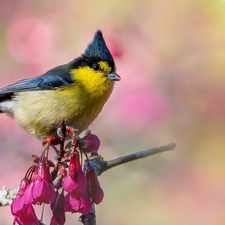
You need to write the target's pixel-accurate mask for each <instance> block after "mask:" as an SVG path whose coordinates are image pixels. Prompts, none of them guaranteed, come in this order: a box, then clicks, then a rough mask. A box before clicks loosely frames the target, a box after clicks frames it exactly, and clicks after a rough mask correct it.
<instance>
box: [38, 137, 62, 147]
mask: <svg viewBox="0 0 225 225" xmlns="http://www.w3.org/2000/svg"><path fill="white" fill-rule="evenodd" d="M59 143H60V141H59V138H57V137H49V138H47V139H46V140H44V141H43V142H42V145H43V146H50V145H51V144H53V145H58V144H59Z"/></svg>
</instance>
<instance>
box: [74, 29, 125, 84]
mask: <svg viewBox="0 0 225 225" xmlns="http://www.w3.org/2000/svg"><path fill="white" fill-rule="evenodd" d="M72 67H73V69H75V71H76V73H75V74H74V80H76V81H78V82H79V81H80V82H81V83H85V85H88V83H89V84H91V85H93V83H95V86H98V85H101V84H104V83H105V84H106V83H108V84H109V83H111V82H112V81H119V80H120V79H121V78H120V76H119V75H118V74H116V66H115V62H114V59H113V57H112V55H111V53H110V51H109V49H108V47H107V46H106V43H105V40H104V38H103V36H102V32H101V30H98V31H97V32H96V33H95V35H94V38H93V40H92V42H91V43H90V44H89V45H88V46H87V48H86V50H85V51H84V53H83V54H82V55H81V56H80V57H79V58H76V59H75V60H74V61H72Z"/></svg>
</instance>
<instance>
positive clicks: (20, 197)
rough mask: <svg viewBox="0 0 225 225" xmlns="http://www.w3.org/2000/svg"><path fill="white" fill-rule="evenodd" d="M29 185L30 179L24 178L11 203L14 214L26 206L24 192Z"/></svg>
mask: <svg viewBox="0 0 225 225" xmlns="http://www.w3.org/2000/svg"><path fill="white" fill-rule="evenodd" d="M28 185H29V181H28V179H26V178H24V179H22V180H21V182H20V189H19V192H18V194H17V195H16V198H15V199H14V200H13V202H12V204H11V211H12V214H13V215H15V214H16V213H17V212H18V211H20V210H21V209H22V208H23V207H24V204H25V203H24V192H25V190H26V188H27V186H28Z"/></svg>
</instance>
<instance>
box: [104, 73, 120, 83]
mask: <svg viewBox="0 0 225 225" xmlns="http://www.w3.org/2000/svg"><path fill="white" fill-rule="evenodd" d="M107 79H108V80H112V81H119V80H121V77H120V76H119V75H118V74H116V73H115V72H112V73H109V74H107Z"/></svg>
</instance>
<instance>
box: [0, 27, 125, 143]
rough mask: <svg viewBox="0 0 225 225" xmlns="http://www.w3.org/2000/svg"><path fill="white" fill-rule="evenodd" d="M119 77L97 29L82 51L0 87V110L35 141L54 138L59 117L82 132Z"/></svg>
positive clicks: (94, 117)
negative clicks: (72, 57) (39, 71)
mask: <svg viewBox="0 0 225 225" xmlns="http://www.w3.org/2000/svg"><path fill="white" fill-rule="evenodd" d="M120 80H121V77H120V76H119V75H118V74H117V73H116V66H115V62H114V59H113V57H112V54H111V53H110V51H109V49H108V47H107V45H106V42H105V40H104V37H103V34H102V31H101V30H97V31H96V32H95V34H94V38H93V40H92V41H91V42H90V43H89V44H88V45H87V47H86V49H85V51H84V53H83V54H81V55H80V56H79V57H77V58H75V59H73V60H72V61H70V62H69V63H67V64H63V65H60V66H57V67H55V68H53V69H51V70H49V71H47V72H46V73H44V74H42V75H40V76H38V77H35V78H30V79H24V80H20V81H18V82H16V83H14V84H11V85H8V86H6V87H3V88H1V89H0V113H6V114H7V115H9V116H11V117H12V118H14V119H15V121H16V122H17V123H18V124H19V126H20V127H21V128H23V129H24V130H25V131H26V132H27V133H29V134H30V135H31V136H33V137H34V138H36V139H38V140H45V139H47V138H48V137H57V128H59V127H60V125H61V121H62V119H63V120H64V121H65V124H66V125H68V126H71V127H73V128H75V129H78V130H79V131H78V133H81V132H82V131H84V130H85V129H86V128H87V127H88V126H89V125H90V124H91V123H92V122H93V121H94V120H95V119H96V117H97V116H98V115H99V113H100V112H101V111H102V108H103V106H104V104H105V103H106V102H107V100H108V98H109V97H110V95H111V93H112V91H113V88H114V82H115V81H120Z"/></svg>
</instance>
